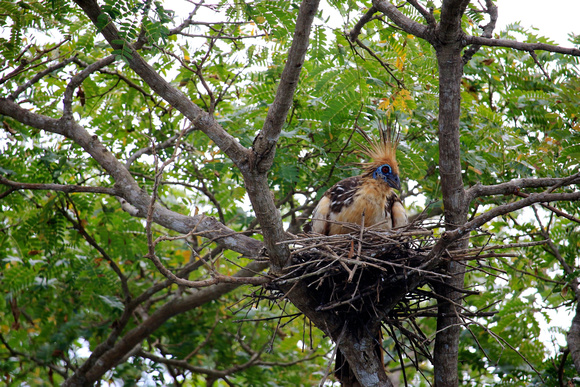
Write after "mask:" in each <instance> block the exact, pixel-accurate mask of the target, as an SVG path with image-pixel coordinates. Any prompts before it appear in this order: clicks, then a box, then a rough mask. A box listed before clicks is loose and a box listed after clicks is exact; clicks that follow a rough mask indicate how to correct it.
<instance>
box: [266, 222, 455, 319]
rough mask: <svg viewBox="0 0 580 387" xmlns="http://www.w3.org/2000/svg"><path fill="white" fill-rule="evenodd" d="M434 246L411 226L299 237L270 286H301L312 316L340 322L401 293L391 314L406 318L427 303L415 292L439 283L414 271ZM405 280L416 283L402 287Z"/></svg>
mask: <svg viewBox="0 0 580 387" xmlns="http://www.w3.org/2000/svg"><path fill="white" fill-rule="evenodd" d="M436 242H437V238H436V237H435V236H434V235H433V232H432V231H430V230H428V229H426V228H424V227H418V226H417V225H416V224H415V225H410V226H407V227H405V228H403V229H400V230H396V231H389V232H385V231H377V230H373V229H360V228H359V229H358V230H356V231H355V232H354V233H351V234H340V235H332V236H324V235H319V234H303V235H299V236H298V237H297V238H296V239H293V240H291V241H288V242H287V243H290V244H291V245H292V247H293V250H292V255H291V259H292V265H291V266H290V267H288V268H287V270H286V273H285V274H284V275H282V276H280V277H279V278H278V279H277V280H275V281H274V283H273V286H274V287H277V286H280V285H289V284H292V286H307V287H308V288H309V289H310V290H311V292H310V294H311V295H312V296H313V297H315V298H316V299H317V301H318V304H319V306H318V308H317V310H319V311H333V312H335V313H341V314H342V315H343V316H344V317H345V318H346V319H360V318H364V316H365V315H367V316H368V315H369V314H376V310H375V308H376V307H377V306H378V305H381V304H385V303H388V302H389V299H390V298H391V296H392V295H393V294H395V293H397V294H399V293H401V290H402V288H404V289H405V293H408V294H407V295H406V296H405V297H404V299H403V300H402V301H401V302H397V304H398V306H397V308H396V309H397V311H396V314H397V315H410V314H412V313H414V312H412V311H411V310H409V308H412V307H413V306H415V307H416V306H417V305H418V303H419V302H422V301H427V300H428V299H429V298H431V296H430V295H429V294H428V293H429V292H426V291H423V290H420V291H417V290H416V289H417V287H418V286H421V285H422V284H424V283H426V282H429V281H437V282H441V277H445V275H444V274H441V273H438V272H435V271H426V270H421V269H419V266H421V264H422V263H424V262H425V257H427V255H428V254H429V251H430V250H431V247H432V246H433V245H434V244H435V243H436ZM410 275H412V276H415V277H416V278H417V277H420V279H419V280H418V281H417V280H416V282H415V283H413V286H411V287H407V285H408V283H407V280H408V279H409V276H410ZM411 305H413V306H411Z"/></svg>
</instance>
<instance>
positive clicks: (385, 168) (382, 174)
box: [373, 164, 401, 190]
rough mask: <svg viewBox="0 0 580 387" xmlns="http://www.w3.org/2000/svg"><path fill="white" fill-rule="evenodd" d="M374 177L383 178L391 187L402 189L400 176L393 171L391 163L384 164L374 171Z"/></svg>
mask: <svg viewBox="0 0 580 387" xmlns="http://www.w3.org/2000/svg"><path fill="white" fill-rule="evenodd" d="M373 179H377V180H378V179H383V180H384V181H385V182H386V183H387V184H388V185H389V186H390V187H392V188H395V189H397V190H400V189H401V182H400V181H399V176H398V175H396V174H394V173H393V169H392V168H391V166H390V165H389V164H383V165H381V166H380V167H378V168H377V169H375V171H374V172H373Z"/></svg>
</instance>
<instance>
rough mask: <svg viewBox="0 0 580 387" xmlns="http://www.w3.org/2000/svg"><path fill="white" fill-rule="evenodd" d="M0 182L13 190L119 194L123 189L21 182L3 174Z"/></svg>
mask: <svg viewBox="0 0 580 387" xmlns="http://www.w3.org/2000/svg"><path fill="white" fill-rule="evenodd" d="M0 184H4V185H6V186H8V187H11V188H13V189H12V190H11V192H13V191H15V190H22V189H28V190H33V191H34V190H39V191H59V192H66V193H72V192H88V193H97V194H106V195H112V196H119V195H120V194H121V191H120V190H118V189H117V188H108V187H87V186H82V185H73V184H70V185H69V184H40V183H21V182H18V181H12V180H8V179H6V178H4V177H2V176H0Z"/></svg>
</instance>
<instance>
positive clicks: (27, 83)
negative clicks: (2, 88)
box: [8, 58, 74, 100]
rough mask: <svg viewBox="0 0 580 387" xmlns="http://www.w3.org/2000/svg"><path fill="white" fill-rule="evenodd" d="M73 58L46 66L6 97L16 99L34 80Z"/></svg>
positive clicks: (66, 63) (62, 65) (63, 65)
mask: <svg viewBox="0 0 580 387" xmlns="http://www.w3.org/2000/svg"><path fill="white" fill-rule="evenodd" d="M73 60H74V58H68V59H65V60H63V61H61V62H58V63H56V64H54V65H52V66H50V67H47V68H46V69H44V70H42V71H40V72H38V73H36V75H35V76H34V77H32V78H31V79H30V80H29V81H28V82H26V83H25V84H23V85H20V86H18V88H17V89H16V90H14V92H13V93H12V94H10V97H8V98H10V99H12V100H16V98H18V96H19V95H20V94H22V92H24V90H26V89H28V88H29V87H30V86H32V85H34V84H35V83H36V82H38V81H40V80H41V79H42V78H44V77H45V76H47V75H48V74H50V73H52V72H54V71H56V70H58V69H61V68H63V67H65V66H66V65H68V64H69V63H71V62H72V61H73Z"/></svg>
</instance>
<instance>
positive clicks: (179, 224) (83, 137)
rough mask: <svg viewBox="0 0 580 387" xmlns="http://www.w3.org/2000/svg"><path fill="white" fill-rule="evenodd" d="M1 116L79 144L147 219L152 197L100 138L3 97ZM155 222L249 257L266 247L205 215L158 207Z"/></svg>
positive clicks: (1, 100) (156, 207) (136, 214)
mask: <svg viewBox="0 0 580 387" xmlns="http://www.w3.org/2000/svg"><path fill="white" fill-rule="evenodd" d="M0 114H4V115H6V116H9V117H12V118H14V119H16V120H17V121H19V122H21V123H23V124H25V125H30V126H32V127H34V128H38V129H41V130H46V131H48V132H52V133H56V134H60V135H62V136H65V137H67V138H69V139H71V140H72V141H74V142H75V143H77V144H78V145H79V146H81V147H82V148H83V149H84V150H85V151H86V152H87V153H89V154H90V155H91V156H92V157H93V158H94V159H95V161H96V162H97V163H98V164H99V165H101V167H103V168H104V169H105V171H107V173H108V174H109V175H110V176H111V177H112V178H113V180H114V181H115V186H114V189H115V191H114V193H115V195H118V196H119V197H122V198H123V199H125V200H126V201H127V202H128V203H129V204H130V205H131V206H133V207H134V212H132V215H134V216H139V217H145V216H146V214H147V208H148V206H149V204H150V203H151V198H150V197H149V195H148V194H147V192H145V191H144V190H143V189H141V187H139V185H138V184H137V182H135V180H134V179H133V177H132V176H131V173H130V172H129V171H128V170H127V168H125V166H124V165H123V164H122V163H121V162H120V161H119V160H117V159H116V158H115V156H114V155H113V154H112V153H111V152H109V150H108V149H107V148H106V147H105V146H104V145H103V144H102V143H101V142H100V141H99V139H98V137H97V136H91V135H90V134H89V133H88V132H87V130H86V129H85V128H84V127H82V126H81V125H79V124H78V123H76V122H74V121H73V120H72V119H64V118H62V119H58V120H57V119H54V118H51V117H47V116H44V115H41V114H36V113H33V112H31V111H29V110H27V109H24V108H22V107H20V106H19V105H18V104H16V103H14V102H12V101H10V100H8V99H6V98H0ZM153 220H154V221H155V222H156V223H157V224H160V225H161V226H163V227H166V228H168V229H171V230H174V231H177V232H180V233H182V234H187V233H189V232H190V231H191V230H192V229H195V230H197V231H198V232H201V233H202V234H203V235H205V236H207V237H210V238H212V240H214V241H216V242H217V243H218V244H220V245H221V246H223V247H224V248H227V249H230V250H234V251H237V252H239V253H242V254H244V255H247V256H249V257H255V256H257V255H258V254H259V252H260V251H261V250H262V248H263V244H262V242H260V241H258V240H256V239H253V238H249V237H246V236H244V235H241V234H238V233H236V232H235V231H233V230H231V229H229V228H228V227H226V226H224V225H223V224H222V223H220V222H219V221H217V220H216V219H214V218H212V217H209V216H206V215H194V216H185V215H182V214H179V213H176V212H173V211H170V210H168V209H166V208H164V207H162V206H160V205H156V206H155V211H154V212H153Z"/></svg>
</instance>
